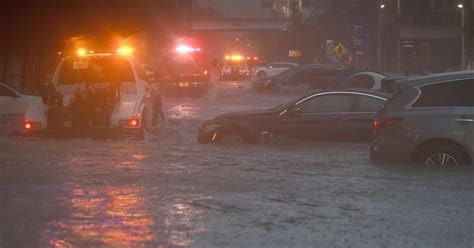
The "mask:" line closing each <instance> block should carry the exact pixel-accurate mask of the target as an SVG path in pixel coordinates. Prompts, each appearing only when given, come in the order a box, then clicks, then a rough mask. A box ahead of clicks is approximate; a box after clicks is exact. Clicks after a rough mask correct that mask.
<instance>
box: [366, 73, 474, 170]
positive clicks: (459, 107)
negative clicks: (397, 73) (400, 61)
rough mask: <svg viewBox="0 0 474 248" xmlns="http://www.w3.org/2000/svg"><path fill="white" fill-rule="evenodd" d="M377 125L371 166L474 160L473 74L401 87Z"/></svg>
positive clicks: (411, 81) (400, 84) (437, 77)
mask: <svg viewBox="0 0 474 248" xmlns="http://www.w3.org/2000/svg"><path fill="white" fill-rule="evenodd" d="M397 88H398V89H397V92H396V93H395V94H394V95H393V96H392V97H391V98H390V99H389V100H388V101H387V102H386V104H385V106H384V108H382V110H381V111H380V112H379V113H378V115H377V118H376V120H374V123H373V124H374V127H375V128H376V136H375V139H374V140H373V142H372V144H371V159H372V160H373V161H392V162H415V163H422V164H427V165H460V164H472V162H473V160H474V71H464V72H453V73H444V74H436V75H431V76H427V77H419V78H412V79H406V80H402V81H398V82H397Z"/></svg>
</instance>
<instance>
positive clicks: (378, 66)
mask: <svg viewBox="0 0 474 248" xmlns="http://www.w3.org/2000/svg"><path fill="white" fill-rule="evenodd" d="M384 8H385V4H383V3H381V4H380V6H379V7H378V24H379V27H378V49H377V50H378V54H377V68H378V71H382V29H383V23H382V21H383V20H382V10H383V9H384Z"/></svg>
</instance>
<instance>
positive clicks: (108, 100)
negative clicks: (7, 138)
mask: <svg viewBox="0 0 474 248" xmlns="http://www.w3.org/2000/svg"><path fill="white" fill-rule="evenodd" d="M41 95H42V97H41V99H37V100H35V101H34V102H33V104H31V105H30V107H29V108H28V110H27V111H26V113H25V122H24V127H23V128H24V131H25V132H27V133H31V132H36V131H43V130H53V131H74V130H98V131H99V132H104V131H113V132H115V131H117V132H119V133H125V134H133V135H137V136H139V137H142V136H143V134H144V131H145V130H146V129H147V128H148V127H150V126H151V125H154V124H156V123H157V122H158V119H159V118H160V117H162V115H161V109H159V107H160V106H161V104H160V103H159V100H160V99H159V97H158V96H155V90H154V88H153V87H152V85H150V84H149V82H148V81H147V77H146V74H145V72H144V71H143V69H142V67H141V66H140V64H139V63H137V62H136V61H135V60H134V59H133V58H132V57H130V56H129V55H121V54H111V53H105V54H86V55H76V56H68V57H65V58H63V59H62V60H61V62H60V63H59V65H58V66H57V68H56V70H55V73H54V75H53V78H52V81H51V83H50V84H46V85H45V86H44V87H43V89H42V94H41Z"/></svg>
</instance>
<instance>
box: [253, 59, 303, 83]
mask: <svg viewBox="0 0 474 248" xmlns="http://www.w3.org/2000/svg"><path fill="white" fill-rule="evenodd" d="M295 66H298V64H296V63H290V62H273V63H271V64H269V65H268V66H259V67H254V68H252V75H253V76H255V77H256V78H257V79H259V80H261V79H264V78H266V77H269V76H275V75H278V74H280V73H282V72H284V71H286V70H288V69H290V68H293V67H295Z"/></svg>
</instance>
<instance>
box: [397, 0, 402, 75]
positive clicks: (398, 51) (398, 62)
mask: <svg viewBox="0 0 474 248" xmlns="http://www.w3.org/2000/svg"><path fill="white" fill-rule="evenodd" d="M400 1H401V0H397V16H398V30H399V32H398V40H397V72H398V73H400V71H401V56H402V55H401V53H402V51H401V49H402V48H401V46H402V42H401V37H400V29H401V26H402V24H401V23H400V21H401V18H402V17H401V16H400V13H401V12H400Z"/></svg>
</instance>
